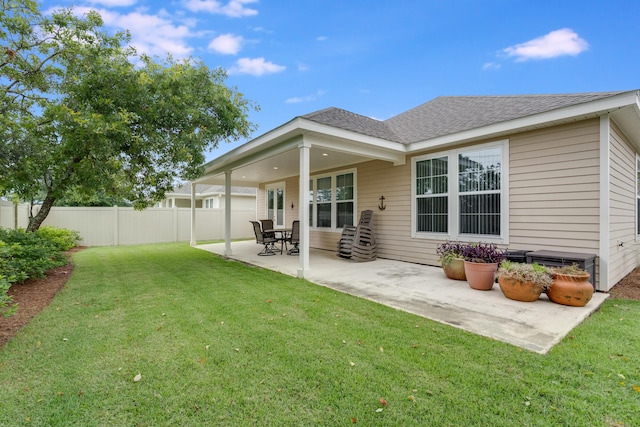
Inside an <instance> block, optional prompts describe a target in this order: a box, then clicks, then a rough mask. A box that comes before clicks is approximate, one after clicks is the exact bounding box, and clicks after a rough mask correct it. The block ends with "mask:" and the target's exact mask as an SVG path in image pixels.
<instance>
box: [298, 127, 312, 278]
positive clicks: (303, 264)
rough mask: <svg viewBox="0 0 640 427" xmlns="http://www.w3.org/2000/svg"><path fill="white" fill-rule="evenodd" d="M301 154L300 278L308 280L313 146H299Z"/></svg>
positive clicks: (307, 144)
mask: <svg viewBox="0 0 640 427" xmlns="http://www.w3.org/2000/svg"><path fill="white" fill-rule="evenodd" d="M298 150H299V152H300V186H299V188H300V192H299V193H298V204H299V206H300V208H299V209H298V212H299V218H300V244H299V246H298V247H299V249H300V254H299V259H298V277H300V278H303V279H304V278H308V277H309V273H310V269H309V200H310V199H309V177H310V157H311V153H310V152H311V144H310V143H307V142H304V139H303V140H302V142H301V143H300V144H299V145H298Z"/></svg>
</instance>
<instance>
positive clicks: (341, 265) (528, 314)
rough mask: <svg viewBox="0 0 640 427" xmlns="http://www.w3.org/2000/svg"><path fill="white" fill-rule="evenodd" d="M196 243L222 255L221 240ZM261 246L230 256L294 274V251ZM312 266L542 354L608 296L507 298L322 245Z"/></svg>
mask: <svg viewBox="0 0 640 427" xmlns="http://www.w3.org/2000/svg"><path fill="white" fill-rule="evenodd" d="M196 248H199V249H202V250H206V251H209V252H213V253H215V254H218V255H224V243H216V244H206V245H199V246H196ZM259 250H260V247H258V246H257V245H256V242H255V241H253V240H252V241H241V242H233V243H232V244H231V251H232V255H231V256H230V257H229V258H230V259H235V260H238V261H242V262H245V263H248V264H252V265H256V266H259V267H263V268H266V269H269V270H274V271H278V272H280V273H283V274H286V275H290V276H294V277H296V276H297V269H298V257H296V256H288V255H280V254H278V255H274V256H266V257H265V256H257V253H258V252H259ZM310 267H311V274H310V277H309V278H308V280H309V281H310V282H313V283H316V284H319V285H323V286H326V287H329V288H331V289H335V290H337V291H340V292H345V293H348V294H351V295H354V296H358V297H361V298H366V299H368V300H371V301H375V302H378V303H380V304H384V305H387V306H389V307H393V308H396V309H398V310H403V311H406V312H409V313H413V314H417V315H419V316H422V317H426V318H428V319H431V320H435V321H437V322H441V323H444V324H447V325H451V326H454V327H456V328H460V329H464V330H466V331H469V332H472V333H475V334H479V335H483V336H486V337H490V338H493V339H496V340H500V341H503V342H507V343H510V344H513V345H515V346H518V347H522V348H525V349H527V350H531V351H534V352H537V353H541V354H545V353H547V352H548V351H549V350H550V349H551V348H552V347H553V346H554V345H555V344H557V343H558V342H560V340H562V338H564V337H565V336H566V335H567V334H568V333H569V332H570V331H571V330H572V329H573V328H575V327H576V326H577V325H579V324H580V323H581V322H582V321H583V320H584V319H586V318H587V317H589V316H590V315H591V314H592V313H593V312H594V311H596V310H597V309H598V308H599V307H600V305H602V303H603V302H604V301H605V300H606V299H607V297H608V296H609V295H608V294H606V293H600V292H596V293H595V294H594V295H593V298H592V300H591V301H590V302H589V304H587V305H586V306H585V307H568V306H563V305H559V304H555V303H553V302H551V301H549V300H548V299H547V297H546V295H544V294H543V295H542V296H541V297H540V299H539V300H538V301H535V302H533V303H531V302H519V301H513V300H510V299H508V298H506V297H505V296H504V295H503V294H502V292H501V291H500V287H499V286H498V285H497V284H496V285H495V286H494V287H493V289H492V290H490V291H477V290H473V289H471V288H470V287H469V285H468V284H467V283H466V282H461V281H455V280H449V279H447V278H446V277H445V275H444V273H443V272H442V269H440V268H439V267H431V266H426V265H420V264H412V263H407V262H401V261H392V260H386V259H377V260H375V261H372V262H364V263H359V262H355V261H351V260H346V259H342V258H339V257H337V256H336V255H335V253H334V252H331V251H323V250H311V253H310Z"/></svg>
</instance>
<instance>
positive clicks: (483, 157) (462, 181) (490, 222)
mask: <svg viewBox="0 0 640 427" xmlns="http://www.w3.org/2000/svg"><path fill="white" fill-rule="evenodd" d="M501 151H502V150H501V149H500V147H496V148H489V149H485V150H475V151H467V152H462V153H459V154H458V190H459V192H458V194H459V196H458V197H459V198H460V200H459V204H458V205H459V207H460V209H459V215H460V229H459V232H460V234H482V235H491V236H499V235H500V177H501V171H500V164H501Z"/></svg>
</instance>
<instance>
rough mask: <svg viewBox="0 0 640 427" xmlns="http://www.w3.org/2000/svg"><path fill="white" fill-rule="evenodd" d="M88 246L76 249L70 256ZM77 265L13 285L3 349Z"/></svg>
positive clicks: (628, 285) (1, 320)
mask: <svg viewBox="0 0 640 427" xmlns="http://www.w3.org/2000/svg"><path fill="white" fill-rule="evenodd" d="M81 249H84V247H78V248H74V249H72V250H71V251H69V252H68V253H69V254H71V253H73V252H77V251H78V250H81ZM73 267H74V265H73V262H72V263H70V264H69V265H65V266H63V267H58V268H55V269H53V270H49V271H48V272H47V277H46V278H44V279H29V280H27V281H26V282H25V283H24V284H22V285H13V286H11V288H10V289H9V295H12V296H13V301H14V302H17V303H18V304H19V305H18V312H17V313H16V314H14V315H13V316H11V317H9V318H5V317H2V316H0V348H2V346H3V345H4V343H6V342H7V341H9V340H10V339H11V338H13V337H14V336H15V335H16V333H18V331H19V330H20V328H22V327H23V326H24V325H26V324H27V323H29V321H30V320H31V318H32V317H33V316H35V315H36V314H38V313H40V311H42V310H43V309H44V308H45V307H46V306H48V305H49V304H50V303H51V301H52V300H53V297H55V296H56V294H57V293H58V291H59V290H60V289H62V288H63V287H64V285H65V283H67V280H69V277H70V276H71V273H72V272H73ZM609 293H610V294H611V297H612V298H618V299H631V300H640V267H639V268H636V269H635V270H634V271H632V272H631V273H629V274H628V275H627V276H626V277H625V278H624V279H622V280H621V281H620V282H618V284H617V285H615V286H614V287H613V288H612V289H611V290H610V291H609Z"/></svg>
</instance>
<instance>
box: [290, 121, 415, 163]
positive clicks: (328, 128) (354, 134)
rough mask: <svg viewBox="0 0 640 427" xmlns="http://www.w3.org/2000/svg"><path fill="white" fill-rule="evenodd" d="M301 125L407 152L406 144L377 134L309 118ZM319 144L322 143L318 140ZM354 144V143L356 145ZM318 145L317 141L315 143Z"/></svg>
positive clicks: (318, 131)
mask: <svg viewBox="0 0 640 427" xmlns="http://www.w3.org/2000/svg"><path fill="white" fill-rule="evenodd" d="M300 120H301V125H302V126H301V127H302V128H303V129H304V130H305V131H308V132H315V133H318V134H322V135H327V136H329V137H333V138H337V139H340V140H347V141H353V142H354V143H355V144H358V143H359V144H362V145H366V146H371V147H374V148H376V149H378V150H380V149H382V150H387V151H389V152H392V153H402V154H403V155H404V154H405V153H406V147H405V145H404V144H401V143H399V142H395V141H389V140H387V139H383V138H378V137H375V136H369V135H365V134H362V133H358V132H354V131H350V130H346V129H341V128H337V127H334V126H329V125H325V124H322V123H318V122H313V121H311V120H308V119H300ZM318 144H321V143H320V142H318ZM355 144H354V145H355ZM314 145H316V143H314Z"/></svg>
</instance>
